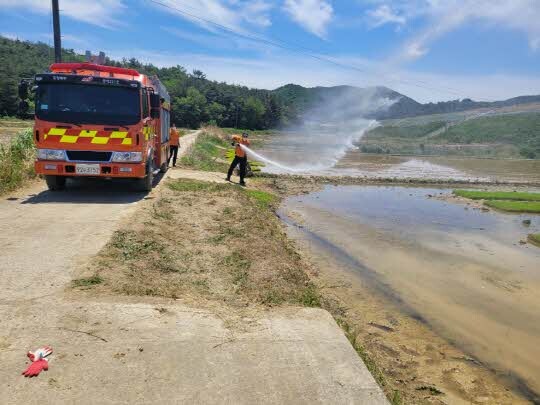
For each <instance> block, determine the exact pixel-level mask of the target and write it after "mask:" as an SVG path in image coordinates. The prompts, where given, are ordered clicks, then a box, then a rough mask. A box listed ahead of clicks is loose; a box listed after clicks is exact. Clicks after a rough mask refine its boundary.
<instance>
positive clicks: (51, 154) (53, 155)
mask: <svg viewBox="0 0 540 405" xmlns="http://www.w3.org/2000/svg"><path fill="white" fill-rule="evenodd" d="M37 157H38V159H41V160H66V152H65V151H64V150H59V149H38V151H37Z"/></svg>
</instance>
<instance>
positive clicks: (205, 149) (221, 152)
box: [181, 132, 230, 172]
mask: <svg viewBox="0 0 540 405" xmlns="http://www.w3.org/2000/svg"><path fill="white" fill-rule="evenodd" d="M228 147H230V144H229V143H228V142H227V141H225V140H223V139H221V138H219V137H217V136H215V135H211V134H209V133H206V132H204V133H202V134H201V135H200V136H199V137H198V138H197V141H196V142H195V144H194V145H193V147H192V148H191V150H190V151H189V153H188V154H187V155H186V156H184V157H182V159H181V163H182V164H183V165H185V166H189V167H192V168H194V169H196V170H202V171H207V172H217V171H225V170H227V168H228V165H227V164H226V163H224V162H222V161H221V159H223V160H224V159H226V156H225V153H226V150H227V148H228Z"/></svg>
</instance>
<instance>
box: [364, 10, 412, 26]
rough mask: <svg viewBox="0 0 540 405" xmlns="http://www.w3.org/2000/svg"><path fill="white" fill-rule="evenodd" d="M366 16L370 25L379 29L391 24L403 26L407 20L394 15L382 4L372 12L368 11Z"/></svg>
mask: <svg viewBox="0 0 540 405" xmlns="http://www.w3.org/2000/svg"><path fill="white" fill-rule="evenodd" d="M367 14H368V16H369V17H370V21H371V25H372V26H373V27H379V26H381V25H384V24H392V23H393V24H397V25H404V24H405V23H406V22H407V18H406V17H405V16H403V15H400V14H398V13H396V12H395V11H394V10H392V8H391V7H390V6H389V5H387V4H383V5H381V6H379V7H377V8H376V9H374V10H368V12H367Z"/></svg>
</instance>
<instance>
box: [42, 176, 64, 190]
mask: <svg viewBox="0 0 540 405" xmlns="http://www.w3.org/2000/svg"><path fill="white" fill-rule="evenodd" d="M45 182H46V183H47V187H48V188H49V190H50V191H60V190H63V189H64V188H65V187H66V178H65V177H64V176H45Z"/></svg>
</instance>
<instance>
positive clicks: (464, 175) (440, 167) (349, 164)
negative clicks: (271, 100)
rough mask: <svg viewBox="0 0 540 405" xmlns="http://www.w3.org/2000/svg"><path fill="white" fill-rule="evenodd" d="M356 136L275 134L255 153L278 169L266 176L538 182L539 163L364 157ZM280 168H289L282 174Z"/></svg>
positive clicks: (475, 159) (410, 157) (426, 157)
mask: <svg viewBox="0 0 540 405" xmlns="http://www.w3.org/2000/svg"><path fill="white" fill-rule="evenodd" d="M355 139H357V137H356V138H355V137H351V136H346V135H344V136H341V137H340V136H337V137H336V135H335V134H332V133H324V132H319V133H313V134H311V135H310V136H309V137H307V136H306V134H305V133H295V132H287V133H273V134H272V135H268V136H265V137H264V142H263V143H262V145H261V146H259V147H257V148H256V151H257V152H259V153H260V154H261V155H264V156H265V157H267V158H268V159H270V160H273V161H276V162H279V163H280V165H281V167H276V166H272V165H267V166H266V167H265V168H264V171H266V172H270V173H287V172H288V173H295V174H302V173H304V174H310V175H328V176H358V177H364V178H368V179H381V178H385V179H387V178H395V179H420V180H421V179H430V180H440V181H446V180H457V181H480V182H509V183H533V184H540V160H527V159H486V158H473V157H450V156H396V155H385V154H366V153H362V152H360V150H359V149H358V148H356V147H355V146H354V142H355ZM283 166H285V167H287V168H290V170H289V171H287V170H284V168H283Z"/></svg>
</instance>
